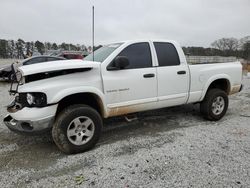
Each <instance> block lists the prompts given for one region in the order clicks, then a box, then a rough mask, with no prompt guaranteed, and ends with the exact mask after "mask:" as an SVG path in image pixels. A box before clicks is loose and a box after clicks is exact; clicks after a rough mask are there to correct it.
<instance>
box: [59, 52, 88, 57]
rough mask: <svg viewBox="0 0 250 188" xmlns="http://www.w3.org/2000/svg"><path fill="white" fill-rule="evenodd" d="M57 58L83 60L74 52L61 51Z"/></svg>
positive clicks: (79, 54)
mask: <svg viewBox="0 0 250 188" xmlns="http://www.w3.org/2000/svg"><path fill="white" fill-rule="evenodd" d="M58 57H64V58H65V59H83V55H82V54H81V53H79V52H74V51H63V52H61V53H60V54H58Z"/></svg>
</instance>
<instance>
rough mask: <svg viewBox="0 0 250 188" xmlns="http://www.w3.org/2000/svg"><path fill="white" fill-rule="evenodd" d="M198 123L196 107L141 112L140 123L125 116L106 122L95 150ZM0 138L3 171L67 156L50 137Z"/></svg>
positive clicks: (44, 165)
mask: <svg viewBox="0 0 250 188" xmlns="http://www.w3.org/2000/svg"><path fill="white" fill-rule="evenodd" d="M197 121H203V120H202V118H201V117H200V116H199V111H198V109H197V105H184V106H179V107H173V108H165V109H160V110H154V111H147V112H142V113H138V120H135V121H132V122H129V123H128V122H126V121H125V120H124V118H122V117H116V118H111V119H108V120H105V121H104V129H103V134H102V136H101V138H100V141H99V142H98V144H97V147H96V149H97V148H98V146H99V147H101V146H102V145H106V144H111V143H114V142H117V141H122V140H127V139H129V138H138V137H143V136H150V137H157V136H158V135H159V134H162V133H163V132H166V131H170V130H174V129H179V128H183V127H190V126H195V125H197ZM190 122H191V123H190ZM195 122H196V123H195ZM0 138H1V139H0V168H1V169H5V168H25V169H28V168H39V169H43V168H47V167H48V166H50V165H52V164H54V163H55V161H57V160H58V159H60V158H64V157H65V154H63V153H62V152H60V151H59V150H58V149H57V147H56V145H55V144H54V143H53V139H52V137H51V135H40V136H29V137H27V136H22V135H17V134H15V133H12V132H10V131H9V130H4V131H1V132H0Z"/></svg>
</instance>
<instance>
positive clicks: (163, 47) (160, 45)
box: [154, 42, 180, 66]
mask: <svg viewBox="0 0 250 188" xmlns="http://www.w3.org/2000/svg"><path fill="white" fill-rule="evenodd" d="M154 46H155V50H156V54H157V58H158V63H159V66H176V65H180V59H179V55H178V53H177V51H176V49H175V46H174V45H173V44H171V43H168V42H154Z"/></svg>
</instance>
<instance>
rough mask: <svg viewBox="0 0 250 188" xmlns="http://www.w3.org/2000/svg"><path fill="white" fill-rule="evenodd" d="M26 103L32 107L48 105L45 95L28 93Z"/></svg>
mask: <svg viewBox="0 0 250 188" xmlns="http://www.w3.org/2000/svg"><path fill="white" fill-rule="evenodd" d="M26 102H27V104H28V106H31V107H43V106H46V105H47V97H46V94H44V93H27V94H26Z"/></svg>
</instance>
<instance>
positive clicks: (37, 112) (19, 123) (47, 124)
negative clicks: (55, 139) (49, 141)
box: [3, 104, 57, 134]
mask: <svg viewBox="0 0 250 188" xmlns="http://www.w3.org/2000/svg"><path fill="white" fill-rule="evenodd" d="M56 110H57V104H56V105H51V106H47V107H43V108H28V107H25V108H23V109H21V110H18V111H13V113H10V114H9V115H7V116H6V117H5V118H4V120H3V121H4V123H5V125H6V126H7V127H8V128H9V129H10V130H12V131H14V132H18V133H29V134H37V133H42V132H46V131H48V130H50V129H51V128H52V126H53V122H54V118H55V114H56ZM8 111H9V112H11V109H9V110H8Z"/></svg>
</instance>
